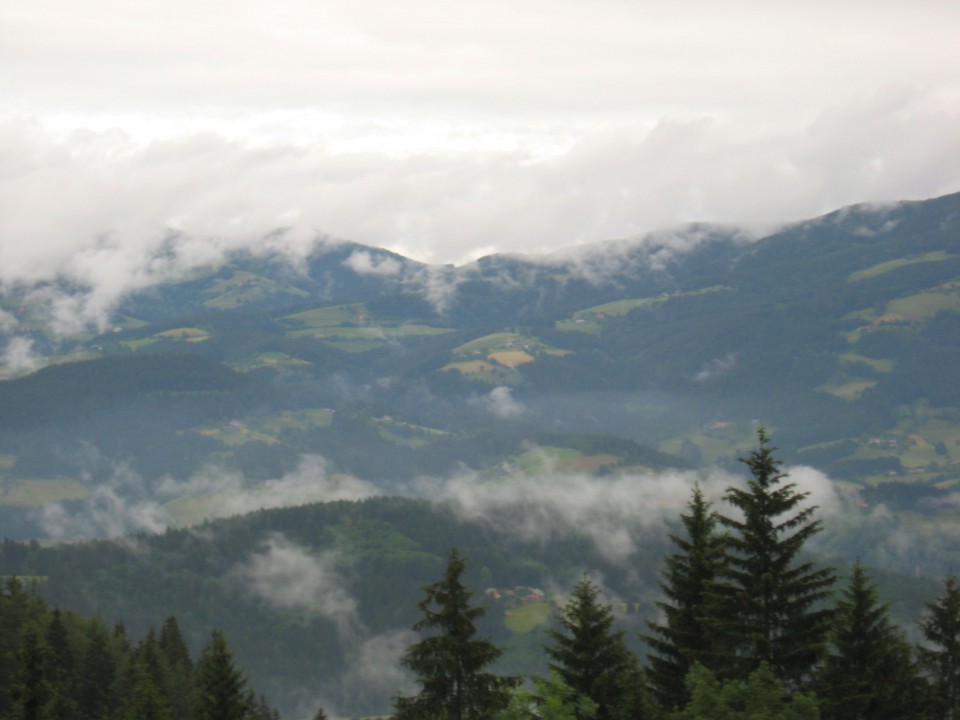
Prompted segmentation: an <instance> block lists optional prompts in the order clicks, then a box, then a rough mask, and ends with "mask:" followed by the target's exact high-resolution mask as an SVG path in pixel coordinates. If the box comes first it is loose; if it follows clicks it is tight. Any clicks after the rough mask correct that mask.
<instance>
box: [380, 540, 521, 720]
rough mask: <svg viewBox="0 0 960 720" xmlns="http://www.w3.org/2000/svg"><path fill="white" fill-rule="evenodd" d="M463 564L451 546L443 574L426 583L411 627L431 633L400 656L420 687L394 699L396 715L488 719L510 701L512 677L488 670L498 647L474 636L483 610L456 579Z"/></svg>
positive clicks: (402, 718) (399, 719) (419, 719)
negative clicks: (417, 616) (419, 614)
mask: <svg viewBox="0 0 960 720" xmlns="http://www.w3.org/2000/svg"><path fill="white" fill-rule="evenodd" d="M465 569H466V561H465V560H464V559H463V558H461V557H460V554H459V552H458V551H457V550H456V548H454V549H452V550H450V553H449V556H448V560H447V569H446V572H445V573H444V577H443V579H441V580H439V581H438V582H436V583H433V584H431V585H428V586H426V587H425V588H424V591H425V597H424V599H423V600H422V601H421V602H420V603H419V606H418V607H419V608H420V611H421V612H422V613H423V618H422V619H421V620H420V621H419V622H417V623H416V624H415V625H414V626H413V629H414V630H416V631H417V632H420V633H422V632H424V631H428V632H431V633H432V634H431V635H429V636H427V637H424V638H423V639H422V640H420V642H417V643H415V644H413V645H411V646H410V648H408V649H407V652H406V654H405V655H404V657H403V663H404V665H406V666H407V667H408V668H410V669H411V670H413V672H414V673H416V675H417V680H418V682H419V683H420V686H421V690H420V693H419V694H418V695H416V696H414V697H397V698H394V706H395V708H396V714H395V715H394V717H395V719H396V720H436V719H438V718H442V719H443V720H488V719H489V718H492V717H493V716H494V715H495V714H496V713H497V712H499V711H501V710H503V709H504V708H505V707H506V706H507V703H508V702H509V699H510V693H509V688H510V687H511V686H512V685H513V684H514V683H513V682H512V680H511V679H508V678H503V677H498V676H496V675H493V674H491V673H489V672H487V671H486V668H487V667H488V666H489V665H490V664H491V663H493V662H494V661H495V660H496V659H497V658H498V657H499V656H500V653H501V651H500V649H499V648H497V647H496V646H495V645H494V644H493V643H491V642H490V641H488V640H484V639H481V638H478V637H476V634H477V630H476V625H475V623H476V620H477V619H478V618H480V617H481V616H482V615H483V613H484V610H483V608H480V607H474V606H472V605H471V603H470V597H471V593H470V592H469V591H467V589H466V588H464V586H463V583H462V582H461V579H460V578H461V576H462V575H463V572H464V570H465Z"/></svg>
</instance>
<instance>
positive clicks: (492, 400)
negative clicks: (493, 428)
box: [470, 386, 527, 419]
mask: <svg viewBox="0 0 960 720" xmlns="http://www.w3.org/2000/svg"><path fill="white" fill-rule="evenodd" d="M470 402H471V403H473V404H474V405H477V406H479V407H482V408H483V409H484V410H486V411H487V412H489V413H491V414H492V415H495V416H496V417H498V418H503V419H507V418H513V417H517V416H518V415H523V413H525V412H526V411H527V408H526V406H525V405H524V404H523V403H522V402H520V401H519V400H516V399H515V398H514V397H513V391H512V390H511V389H510V388H508V387H505V386H500V387H495V388H494V389H493V390H491V391H490V392H489V394H487V395H483V396H477V397H474V398H471V400H470Z"/></svg>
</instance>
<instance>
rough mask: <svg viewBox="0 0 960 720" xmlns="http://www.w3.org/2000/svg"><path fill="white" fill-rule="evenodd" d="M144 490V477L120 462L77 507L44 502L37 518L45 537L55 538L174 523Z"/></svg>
mask: <svg viewBox="0 0 960 720" xmlns="http://www.w3.org/2000/svg"><path fill="white" fill-rule="evenodd" d="M145 493H146V488H145V485H144V482H143V478H141V477H140V476H139V475H138V474H137V473H136V472H134V471H133V470H132V469H131V468H129V467H128V466H126V465H122V464H121V465H118V466H117V467H115V468H114V470H113V473H112V474H111V476H110V478H109V479H108V480H107V481H106V482H104V483H101V484H99V485H97V486H96V487H94V488H93V490H92V491H91V492H90V494H89V495H87V496H86V497H85V498H83V500H81V501H80V503H79V507H76V506H74V507H71V508H69V509H68V508H67V507H66V506H65V505H64V504H63V503H47V504H45V505H43V506H42V507H41V508H40V509H39V510H38V511H37V522H38V524H39V526H40V528H41V529H42V530H43V532H44V534H45V535H46V537H48V538H51V539H54V540H80V539H88V538H117V537H120V536H122V535H129V534H132V533H138V532H147V533H158V532H163V531H164V530H165V529H167V528H168V527H170V526H172V525H173V524H174V523H173V518H171V517H170V515H169V513H167V512H166V510H164V509H163V507H162V506H161V504H160V503H159V502H157V501H156V500H154V499H152V498H149V497H145Z"/></svg>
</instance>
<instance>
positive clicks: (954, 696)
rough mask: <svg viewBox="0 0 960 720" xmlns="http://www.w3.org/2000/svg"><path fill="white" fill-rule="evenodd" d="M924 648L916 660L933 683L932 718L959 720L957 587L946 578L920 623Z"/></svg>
mask: <svg viewBox="0 0 960 720" xmlns="http://www.w3.org/2000/svg"><path fill="white" fill-rule="evenodd" d="M920 629H921V630H922V631H923V637H924V639H925V640H926V644H925V645H922V646H921V647H920V648H919V652H920V660H921V662H922V663H923V665H924V667H925V668H926V669H927V672H928V673H929V674H930V676H931V678H932V680H933V692H934V701H935V704H936V706H937V709H938V712H937V713H936V717H941V718H945V719H946V720H957V718H960V586H958V584H957V578H956V577H955V576H953V575H949V576H947V578H946V580H945V581H944V584H943V593H942V594H941V595H940V597H939V598H937V599H936V600H935V601H934V602H932V603H930V604H928V605H927V615H926V616H925V617H924V618H923V620H922V621H921V623H920Z"/></svg>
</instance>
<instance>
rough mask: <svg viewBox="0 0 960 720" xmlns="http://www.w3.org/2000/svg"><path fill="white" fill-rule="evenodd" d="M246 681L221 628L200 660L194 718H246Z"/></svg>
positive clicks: (214, 633)
mask: <svg viewBox="0 0 960 720" xmlns="http://www.w3.org/2000/svg"><path fill="white" fill-rule="evenodd" d="M246 692H247V681H246V678H245V677H244V676H243V673H241V672H240V671H239V670H238V669H237V668H236V667H235V666H234V662H233V654H232V653H231V652H230V650H229V648H228V647H227V641H226V639H225V638H224V636H223V633H222V632H221V631H220V630H214V631H213V632H212V633H211V635H210V642H209V643H207V646H206V647H205V648H204V649H203V652H202V653H201V655H200V659H199V660H198V661H197V667H196V673H195V677H194V692H193V708H192V713H191V715H192V720H243V718H245V717H246V714H247V707H248V703H247V696H246Z"/></svg>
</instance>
